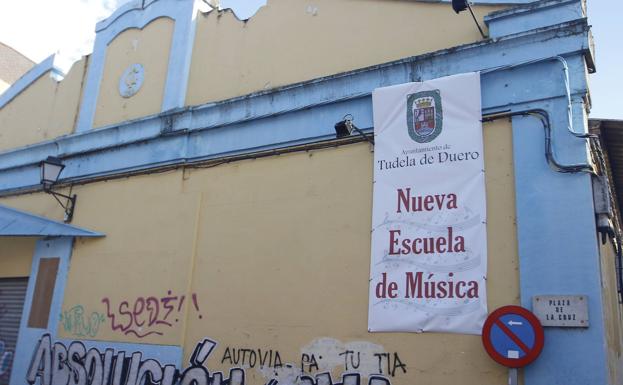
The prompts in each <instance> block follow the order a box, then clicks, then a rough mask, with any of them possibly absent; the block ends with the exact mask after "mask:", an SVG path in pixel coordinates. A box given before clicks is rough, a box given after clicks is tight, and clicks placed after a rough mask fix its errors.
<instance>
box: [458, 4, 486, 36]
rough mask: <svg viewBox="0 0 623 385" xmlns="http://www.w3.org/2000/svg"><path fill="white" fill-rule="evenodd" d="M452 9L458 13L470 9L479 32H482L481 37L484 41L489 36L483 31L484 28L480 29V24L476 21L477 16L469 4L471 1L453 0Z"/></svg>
mask: <svg viewBox="0 0 623 385" xmlns="http://www.w3.org/2000/svg"><path fill="white" fill-rule="evenodd" d="M452 9H453V10H454V12H456V13H459V12H463V11H464V10H466V9H469V13H471V14H472V19H474V23H476V27H478V31H480V35H481V36H482V38H483V39H486V38H487V35H485V33H484V32H483V31H482V28H480V24H479V23H478V20H477V19H476V15H474V11H472V7H471V5H470V4H469V0H452Z"/></svg>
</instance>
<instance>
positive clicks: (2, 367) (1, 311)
mask: <svg viewBox="0 0 623 385" xmlns="http://www.w3.org/2000/svg"><path fill="white" fill-rule="evenodd" d="M1 294H2V291H0V295H1ZM8 312H9V310H8V309H7V306H6V304H3V303H0V319H2V318H4V316H5V315H6V314H7V313H8ZM12 361H13V352H10V351H6V344H5V343H4V341H2V340H0V377H3V376H5V375H7V374H8V373H9V371H10V370H11V362H12Z"/></svg>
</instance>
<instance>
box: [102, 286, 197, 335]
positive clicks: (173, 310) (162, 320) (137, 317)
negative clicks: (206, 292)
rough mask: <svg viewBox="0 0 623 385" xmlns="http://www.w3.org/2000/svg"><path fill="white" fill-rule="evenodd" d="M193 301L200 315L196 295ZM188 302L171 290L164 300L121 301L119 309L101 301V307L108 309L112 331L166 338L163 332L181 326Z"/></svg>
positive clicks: (107, 299)
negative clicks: (185, 304) (185, 305)
mask: <svg viewBox="0 0 623 385" xmlns="http://www.w3.org/2000/svg"><path fill="white" fill-rule="evenodd" d="M190 298H191V300H192V305H193V307H194V309H195V311H196V312H197V313H199V311H200V310H199V302H198V300H197V294H195V293H192V295H191V297H190ZM185 300H186V296H185V295H181V296H177V295H173V293H172V291H171V290H169V291H168V292H167V295H166V296H163V297H154V296H151V297H147V298H145V297H138V298H136V299H135V300H134V301H121V302H120V303H119V305H118V306H114V305H112V304H111V301H110V299H109V298H102V303H103V304H104V305H106V317H108V319H110V327H111V328H112V330H113V331H118V332H121V333H123V334H125V335H130V334H132V335H134V336H136V337H138V338H145V337H147V336H150V335H158V336H161V335H163V334H164V333H163V330H162V328H171V327H173V325H174V324H175V323H177V322H179V321H180V316H179V313H180V312H181V311H182V306H183V305H184V301H185ZM174 317H175V318H174ZM198 318H199V319H201V318H203V315H202V314H201V313H199V314H198ZM158 328H160V329H158Z"/></svg>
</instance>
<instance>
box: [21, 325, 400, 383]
mask: <svg viewBox="0 0 623 385" xmlns="http://www.w3.org/2000/svg"><path fill="white" fill-rule="evenodd" d="M216 346H217V343H216V342H215V341H212V340H210V339H208V338H206V339H204V340H203V341H201V342H199V343H198V344H197V345H196V347H195V349H194V351H193V353H192V355H191V356H190V359H189V365H188V367H186V368H185V369H183V370H178V369H177V368H176V367H175V366H174V365H170V364H165V365H163V364H161V363H160V362H159V361H157V360H154V359H144V358H143V356H142V353H141V352H132V353H127V354H126V352H125V351H117V352H115V351H114V350H113V349H105V351H104V352H101V351H100V350H99V349H97V348H91V349H87V348H86V347H85V345H84V344H83V343H82V342H80V341H73V342H71V343H70V344H69V346H67V345H66V344H65V343H63V342H55V343H54V344H53V343H52V339H51V337H50V335H49V334H44V335H43V336H42V337H41V339H40V340H39V342H38V344H37V346H36V347H35V351H34V354H33V356H32V357H33V358H32V361H31V363H30V366H29V369H28V371H27V373H26V381H27V382H28V383H29V384H31V385H34V384H35V383H37V382H38V383H39V384H41V385H69V384H71V385H87V384H88V385H178V384H179V385H246V378H247V373H246V370H247V369H248V366H244V367H232V368H230V369H229V373H228V375H225V374H224V373H223V372H213V373H210V371H209V370H208V368H206V367H205V366H204V363H205V362H206V360H207V359H208V357H209V356H210V355H211V354H212V352H213V350H214V348H215V347H216ZM226 350H227V349H226ZM230 352H231V350H230ZM242 354H243V355H244V353H242ZM248 355H250V352H249V353H248ZM239 360H240V359H239ZM222 361H223V360H221V362H222ZM232 361H233V357H232ZM265 362H266V361H265ZM274 362H276V361H274ZM290 367H291V368H293V366H292V365H290ZM362 377H363V376H362V375H361V374H360V373H346V374H343V375H342V376H341V378H336V379H334V378H333V376H332V374H331V373H330V372H324V373H317V374H315V375H308V374H299V375H298V376H296V378H291V379H285V378H284V379H277V378H271V379H269V380H268V381H267V382H266V385H279V384H282V385H295V384H296V385H328V384H332V385H364V381H362ZM367 384H368V385H391V380H390V379H389V378H388V377H386V376H383V375H376V374H375V375H370V376H368V381H367Z"/></svg>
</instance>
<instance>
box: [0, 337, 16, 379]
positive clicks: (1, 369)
mask: <svg viewBox="0 0 623 385" xmlns="http://www.w3.org/2000/svg"><path fill="white" fill-rule="evenodd" d="M5 346H6V345H5V344H4V341H0V377H2V376H4V375H5V374H8V373H9V370H10V369H11V361H12V360H13V352H7V351H5Z"/></svg>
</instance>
